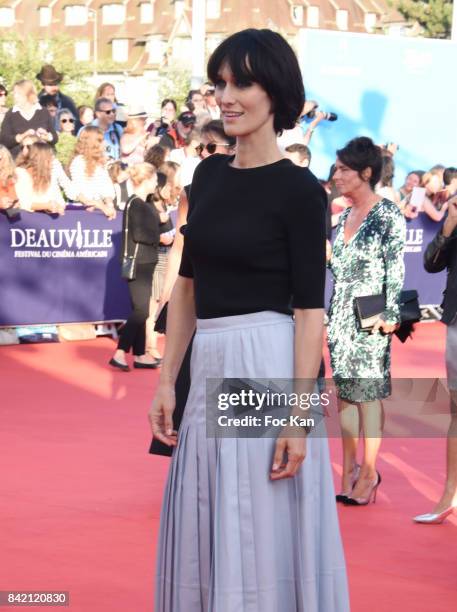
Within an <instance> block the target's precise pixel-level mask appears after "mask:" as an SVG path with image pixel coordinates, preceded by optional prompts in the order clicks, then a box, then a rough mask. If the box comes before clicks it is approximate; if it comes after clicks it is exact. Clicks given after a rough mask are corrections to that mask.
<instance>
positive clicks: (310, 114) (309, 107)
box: [300, 100, 338, 146]
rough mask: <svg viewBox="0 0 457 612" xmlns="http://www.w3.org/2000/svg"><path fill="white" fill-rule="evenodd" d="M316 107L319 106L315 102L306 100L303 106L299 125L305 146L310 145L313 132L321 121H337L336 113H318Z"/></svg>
mask: <svg viewBox="0 0 457 612" xmlns="http://www.w3.org/2000/svg"><path fill="white" fill-rule="evenodd" d="M318 106H319V104H318V103H317V102H316V101H315V100H307V101H306V102H305V104H304V105H303V110H302V114H301V117H300V125H301V128H302V130H303V132H304V142H303V144H305V145H307V146H308V145H309V143H310V140H311V136H312V135H313V132H314V130H315V129H316V128H317V126H318V125H319V123H320V122H321V121H322V120H324V119H325V121H336V120H337V119H338V115H337V114H336V113H325V112H323V111H318V110H317V108H318ZM308 120H311V121H310V123H308Z"/></svg>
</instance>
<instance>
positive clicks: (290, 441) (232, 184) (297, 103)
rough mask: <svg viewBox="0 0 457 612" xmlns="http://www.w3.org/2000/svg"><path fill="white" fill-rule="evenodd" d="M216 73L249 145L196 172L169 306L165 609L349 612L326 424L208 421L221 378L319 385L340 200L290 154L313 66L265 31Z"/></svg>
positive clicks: (232, 127)
mask: <svg viewBox="0 0 457 612" xmlns="http://www.w3.org/2000/svg"><path fill="white" fill-rule="evenodd" d="M208 76H209V77H210V79H211V81H212V82H213V83H214V85H215V95H216V98H217V101H218V105H219V106H220V108H221V112H222V118H223V122H224V129H225V132H226V134H227V135H230V136H232V137H236V141H237V145H236V153H235V154H234V155H226V154H214V155H210V156H209V157H207V158H206V159H204V160H202V162H201V163H200V164H199V166H198V167H197V169H196V171H195V174H194V178H193V181H192V186H191V189H190V200H189V216H188V220H187V225H186V227H185V230H184V231H185V234H184V251H183V256H182V262H181V267H180V271H179V276H178V279H177V281H176V284H175V286H174V289H173V293H172V296H171V300H170V304H169V309H168V320H167V346H166V352H165V357H164V361H163V367H162V372H161V377H160V382H159V386H158V389H157V393H156V395H155V398H154V402H153V406H152V409H151V412H150V421H151V427H152V431H153V434H154V436H155V437H157V439H159V440H161V441H162V442H164V443H165V444H167V445H169V446H174V447H175V448H174V453H173V458H172V464H171V468H170V472H169V477H168V481H167V485H166V491H165V495H164V502H163V507H162V517H161V526H160V537H159V544H158V565H157V578H156V588H155V608H154V609H155V612H182V611H183V610H186V612H201V611H202V610H208V611H209V610H211V611H213V612H216V611H217V612H235V611H241V610H243V611H245V612H247V611H248V610H249V611H252V612H278V611H281V612H305V611H306V612H318V611H319V612H346V611H347V610H349V602H348V594H347V583H346V571H345V563H344V556H343V550H342V544H341V539H340V534H339V527H338V518H337V514H336V504H335V500H334V493H333V482H332V475H331V467H330V461H329V453H328V442H327V439H326V437H325V435H324V432H323V431H322V427H321V425H322V423H321V424H320V425H317V426H316V430H317V431H320V433H318V434H317V435H313V436H307V430H306V429H304V428H303V427H300V425H299V424H298V423H295V421H294V420H291V421H290V424H289V421H288V419H286V421H287V422H286V423H285V424H284V426H282V427H280V428H279V429H271V428H269V427H268V425H267V424H268V419H266V420H265V425H266V426H267V431H265V430H264V429H263V427H262V432H263V433H262V435H260V434H259V433H258V430H256V429H255V428H252V429H249V428H246V429H245V430H244V432H243V433H242V434H241V435H239V436H237V435H235V434H236V432H235V431H233V430H232V431H231V432H227V435H223V436H222V437H220V434H219V436H218V435H217V434H216V435H211V434H210V435H207V431H206V419H207V417H208V418H209V419H210V423H211V421H212V420H213V419H217V417H218V411H217V406H214V405H213V404H212V403H211V402H209V403H208V405H207V404H206V398H205V395H206V381H207V379H208V378H218V379H225V378H237V379H244V380H246V379H252V378H260V379H265V378H266V379H268V380H271V379H275V378H280V379H293V378H295V379H300V384H302V385H303V386H301V387H300V390H301V391H303V392H304V391H305V390H313V389H315V380H316V377H317V373H318V370H319V364H320V360H321V352H322V339H323V320H324V309H323V307H324V286H325V206H326V204H325V193H324V192H323V189H322V188H321V186H320V184H319V182H318V181H317V179H316V178H315V177H314V176H313V175H312V174H311V173H310V172H309V170H307V169H305V168H299V167H298V166H295V165H294V164H293V163H292V162H291V161H290V160H288V159H284V158H283V157H282V155H281V152H280V150H279V148H278V146H277V134H278V132H280V131H281V130H283V129H287V128H288V127H290V126H292V125H293V124H294V123H295V121H296V119H297V117H298V116H299V114H300V111H301V109H302V107H303V99H304V88H303V82H302V77H301V73H300V68H299V65H298V61H297V58H296V56H295V54H294V52H293V51H292V49H291V47H290V46H289V44H288V43H287V42H286V41H285V40H284V38H282V36H280V35H279V34H277V33H275V32H272V31H271V30H253V29H250V30H244V31H242V32H238V33H237V34H234V35H232V36H230V37H229V38H227V39H226V40H225V41H224V42H223V43H221V45H220V46H219V47H218V48H217V49H216V51H215V52H214V54H213V56H212V57H211V58H210V60H209V65H208ZM292 314H293V315H294V317H295V320H294V319H293V318H292ZM195 328H196V333H195V338H194V342H193V348H192V359H191V388H190V392H189V397H188V401H187V404H186V407H185V410H184V417H183V421H182V423H181V427H180V431H179V436H178V435H177V433H176V432H173V431H172V415H173V411H174V408H175V392H174V384H175V379H176V375H177V373H178V371H179V367H180V364H181V362H182V360H183V357H184V353H185V351H186V349H187V346H188V344H189V341H190V338H191V337H192V334H193V333H194V330H195ZM253 407H254V406H251V408H253ZM292 410H293V414H292V415H291V416H293V417H296V416H297V413H296V412H295V409H294V408H293V409H292ZM300 412H301V411H300ZM256 414H259V415H262V413H256ZM261 421H262V419H261ZM244 434H246V435H244ZM230 435H231V437H227V436H230ZM305 456H306V459H305Z"/></svg>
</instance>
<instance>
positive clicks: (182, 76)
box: [159, 61, 191, 113]
mask: <svg viewBox="0 0 457 612" xmlns="http://www.w3.org/2000/svg"><path fill="white" fill-rule="evenodd" d="M190 80H191V77H190V70H189V69H188V68H187V67H185V66H182V65H181V64H179V63H178V62H175V61H168V62H167V64H166V65H164V66H162V68H161V69H160V70H159V100H164V99H165V98H172V99H173V100H175V101H176V104H177V106H178V113H179V112H180V110H179V109H180V108H181V107H182V105H183V104H184V102H185V100H186V97H187V94H188V92H189V89H190Z"/></svg>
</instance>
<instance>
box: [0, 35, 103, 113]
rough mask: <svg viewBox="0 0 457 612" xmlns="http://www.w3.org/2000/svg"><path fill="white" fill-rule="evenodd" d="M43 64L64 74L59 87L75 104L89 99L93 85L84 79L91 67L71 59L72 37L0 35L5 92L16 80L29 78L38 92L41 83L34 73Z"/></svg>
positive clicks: (90, 99)
mask: <svg viewBox="0 0 457 612" xmlns="http://www.w3.org/2000/svg"><path fill="white" fill-rule="evenodd" d="M43 64H52V65H53V66H54V67H55V68H56V70H57V71H58V72H62V73H63V74H64V80H63V82H62V89H63V90H64V91H65V92H66V93H68V94H69V95H70V96H72V97H73V98H74V100H75V102H76V103H77V104H84V103H87V102H90V103H91V102H92V100H93V87H92V86H91V85H90V84H89V82H88V76H89V75H90V74H91V70H90V69H91V66H90V64H88V63H86V62H76V61H75V60H74V40H73V39H71V38H70V37H67V36H55V37H54V38H52V39H49V40H46V41H40V40H38V39H37V38H34V37H32V36H28V37H27V38H25V39H22V38H21V37H19V36H18V35H17V34H10V35H7V36H5V37H3V38H2V43H1V45H0V81H1V82H3V83H4V84H5V86H6V87H7V88H8V91H11V88H12V86H13V85H14V83H15V82H16V81H20V80H21V79H31V80H33V81H34V82H35V84H36V86H37V89H38V91H39V90H40V89H41V87H42V86H41V83H40V82H39V81H37V79H36V75H37V74H38V72H39V71H40V68H41V66H42V65H43Z"/></svg>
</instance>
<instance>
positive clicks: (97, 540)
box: [0, 323, 457, 612]
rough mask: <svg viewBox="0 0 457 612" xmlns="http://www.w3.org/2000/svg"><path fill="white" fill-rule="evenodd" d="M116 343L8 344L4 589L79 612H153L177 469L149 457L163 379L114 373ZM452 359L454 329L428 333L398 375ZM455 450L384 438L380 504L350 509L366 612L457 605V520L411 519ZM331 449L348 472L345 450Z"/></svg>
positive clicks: (421, 372)
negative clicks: (169, 484)
mask: <svg viewBox="0 0 457 612" xmlns="http://www.w3.org/2000/svg"><path fill="white" fill-rule="evenodd" d="M113 346H114V345H113V342H112V341H111V340H109V339H98V340H95V341H89V342H77V343H71V344H52V345H33V346H13V347H0V369H1V372H2V388H3V402H2V410H1V423H2V436H1V445H2V454H1V456H2V462H1V496H0V522H1V526H2V537H1V541H2V545H1V561H0V563H1V570H0V590H3V591H4V590H40V591H45V590H54V591H62V590H65V591H70V606H69V608H66V609H69V610H72V611H75V612H76V611H77V612H152V609H153V604H152V601H153V574H154V547H155V541H156V535H157V529H158V519H159V512H160V503H161V494H162V487H163V483H164V479H165V474H166V469H167V466H168V459H165V458H159V457H152V456H150V455H148V454H147V448H148V444H149V438H150V435H149V426H148V422H147V417H146V415H147V411H148V407H149V403H150V401H151V397H152V394H153V390H154V387H155V384H156V381H157V373H155V372H154V373H148V372H142V371H135V372H131V373H129V374H125V373H122V372H113V371H111V370H110V369H109V368H108V367H107V366H106V362H107V361H108V359H109V357H110V355H111V352H112V350H113ZM443 349H444V326H441V325H440V324H436V323H434V324H422V325H421V326H419V328H418V330H417V333H416V337H415V339H414V342H408V343H407V345H406V346H401V345H400V344H399V343H398V342H396V343H395V348H394V360H393V362H394V366H393V368H394V374H395V375H397V376H417V377H432V376H444V357H443ZM444 448H445V441H444V440H443V439H422V440H414V439H411V438H408V439H386V440H384V442H383V446H382V451H381V456H380V461H379V470H380V471H381V473H382V475H383V483H382V486H381V487H380V491H379V495H378V501H377V503H376V505H371V506H369V507H367V508H341V509H340V520H341V528H342V533H343V538H344V542H345V548H346V555H347V561H348V570H349V579H350V590H351V600H352V611H353V612H365V611H366V610H369V612H391V611H392V610H395V611H401V612H441V611H443V612H444V611H449V612H450V611H451V610H455V609H456V600H457V569H456V568H457V546H456V544H455V542H456V537H457V529H456V528H457V517H454V518H452V519H451V520H448V521H447V522H446V523H445V524H443V525H441V526H430V527H429V526H423V525H415V524H413V523H412V521H411V517H412V516H413V515H414V514H418V513H421V512H425V511H428V510H429V509H430V508H431V507H432V505H433V502H434V500H436V499H437V497H438V496H439V494H440V492H441V486H442V482H443V478H444ZM331 450H332V458H333V462H334V463H333V465H334V468H335V475H337V474H338V473H339V471H340V464H339V458H340V444H339V441H338V440H332V441H331ZM2 609H3V608H2ZM5 609H6V608H5ZM23 609H26V610H29V609H30V610H32V609H35V608H31V607H24V608H23ZM40 609H42V610H51V608H50V607H47V606H46V607H40ZM52 609H54V610H55V608H52ZM182 612H186V611H185V610H183V611H182ZM323 612H325V611H323Z"/></svg>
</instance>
